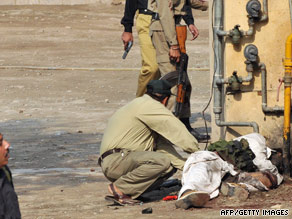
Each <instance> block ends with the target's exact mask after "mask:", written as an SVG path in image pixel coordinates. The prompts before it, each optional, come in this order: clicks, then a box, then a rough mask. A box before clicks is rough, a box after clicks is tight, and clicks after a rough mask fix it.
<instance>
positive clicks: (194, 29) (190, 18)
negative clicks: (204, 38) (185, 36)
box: [182, 1, 199, 40]
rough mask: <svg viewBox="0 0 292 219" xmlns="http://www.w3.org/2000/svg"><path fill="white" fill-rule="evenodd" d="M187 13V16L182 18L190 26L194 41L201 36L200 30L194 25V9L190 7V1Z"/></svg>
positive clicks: (186, 9) (186, 7)
mask: <svg viewBox="0 0 292 219" xmlns="http://www.w3.org/2000/svg"><path fill="white" fill-rule="evenodd" d="M185 11H186V13H187V14H186V15H184V16H182V18H183V20H184V21H185V23H186V24H187V25H188V27H189V31H190V32H191V34H192V36H193V38H192V39H191V40H194V39H196V38H197V37H198V36H199V30H198V28H197V27H196V26H195V24H194V17H193V13H192V8H191V6H190V5H189V2H188V1H187V3H186V5H185Z"/></svg>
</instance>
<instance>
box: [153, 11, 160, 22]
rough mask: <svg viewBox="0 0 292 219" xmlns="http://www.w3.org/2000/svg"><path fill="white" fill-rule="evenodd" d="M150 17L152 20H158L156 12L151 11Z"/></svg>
mask: <svg viewBox="0 0 292 219" xmlns="http://www.w3.org/2000/svg"><path fill="white" fill-rule="evenodd" d="M152 19H153V20H159V14H158V13H154V12H153V13H152Z"/></svg>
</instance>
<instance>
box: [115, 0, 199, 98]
mask: <svg viewBox="0 0 292 219" xmlns="http://www.w3.org/2000/svg"><path fill="white" fill-rule="evenodd" d="M192 1H196V2H197V1H198V3H196V5H192V6H194V8H196V9H200V10H202V8H199V5H200V4H199V3H200V0H192ZM147 8H148V0H126V4H125V11H124V17H123V18H122V20H121V24H122V25H123V26H124V32H123V34H122V41H123V43H124V47H125V48H126V47H127V45H128V43H129V42H130V41H132V42H133V41H134V38H133V34H132V27H133V25H134V16H135V13H136V11H137V10H138V15H137V19H136V29H137V32H138V37H139V44H140V50H141V57H142V67H141V71H140V74H139V78H138V88H137V92H136V96H137V97H140V96H142V95H143V94H144V93H145V91H146V85H147V84H148V82H149V81H151V80H156V79H159V78H160V76H161V74H160V72H159V68H158V64H157V61H156V52H155V48H154V47H153V44H152V41H151V38H150V36H149V27H150V24H151V20H152V15H153V12H152V11H151V10H148V9H147ZM183 19H184V21H185V22H186V24H187V25H188V27H189V30H190V31H191V33H192V35H193V39H195V38H196V37H197V36H196V33H197V29H196V27H195V26H194V18H193V15H192V11H191V8H190V7H188V8H187V13H186V15H185V16H183Z"/></svg>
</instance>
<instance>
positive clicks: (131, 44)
mask: <svg viewBox="0 0 292 219" xmlns="http://www.w3.org/2000/svg"><path fill="white" fill-rule="evenodd" d="M132 46H133V41H129V42H128V46H127V48H126V49H125V52H124V54H123V56H122V58H123V59H125V58H126V57H127V55H128V53H129V51H130V49H131V48H132Z"/></svg>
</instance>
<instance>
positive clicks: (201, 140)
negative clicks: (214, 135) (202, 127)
mask: <svg viewBox="0 0 292 219" xmlns="http://www.w3.org/2000/svg"><path fill="white" fill-rule="evenodd" d="M189 132H190V133H191V134H192V135H193V136H194V137H195V138H196V139H197V141H198V142H199V143H207V142H208V140H210V135H201V134H200V133H199V132H197V131H196V130H195V129H193V128H191V129H189Z"/></svg>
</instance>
